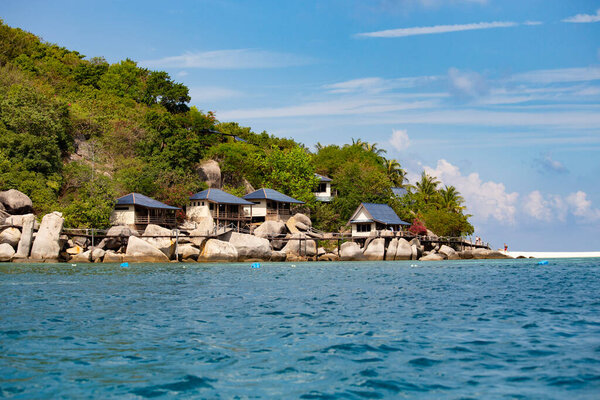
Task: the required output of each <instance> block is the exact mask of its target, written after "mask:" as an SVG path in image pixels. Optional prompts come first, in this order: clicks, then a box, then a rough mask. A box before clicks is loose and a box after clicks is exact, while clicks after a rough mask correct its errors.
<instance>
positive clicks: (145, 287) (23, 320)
mask: <svg viewBox="0 0 600 400" xmlns="http://www.w3.org/2000/svg"><path fill="white" fill-rule="evenodd" d="M414 264H415V262H414V261H407V262H362V263H357V262H355V263H307V264H301V263H298V264H297V265H296V268H292V266H291V264H289V263H263V264H262V266H261V268H251V267H250V263H244V264H229V265H224V264H213V265H207V264H146V265H144V264H140V265H132V266H131V267H130V268H120V267H119V266H118V265H114V264H113V265H111V264H90V265H77V266H71V265H70V264H67V265H65V264H62V265H60V264H55V265H52V264H7V263H4V264H1V265H0V299H1V300H0V301H1V303H2V305H1V308H0V397H6V398H17V399H31V398H53V399H55V398H132V399H145V398H168V397H177V398H210V399H218V398H223V399H230V398H240V399H246V398H247V399H257V398H300V399H379V398H430V399H437V398H451V399H452V398H455V399H469V398H473V399H476V398H511V399H513V398H519V399H521V398H523V399H525V398H533V399H538V398H543V399H562V398H574V399H575V398H577V399H597V398H600V277H599V272H600V259H570V260H551V261H550V263H549V265H546V266H538V265H537V262H536V261H534V260H508V261H507V260H481V261H475V260H470V261H452V262H435V263H431V262H430V263H417V264H418V267H411V265H414Z"/></svg>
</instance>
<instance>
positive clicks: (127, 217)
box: [110, 193, 179, 231]
mask: <svg viewBox="0 0 600 400" xmlns="http://www.w3.org/2000/svg"><path fill="white" fill-rule="evenodd" d="M177 210H179V208H177V207H172V206H169V205H167V204H165V203H161V202H160V201H158V200H154V199H152V198H150V197H148V196H144V195H143V194H140V193H129V194H127V195H125V196H123V197H119V198H118V199H117V203H116V204H115V208H114V210H113V212H112V214H111V216H110V223H111V225H129V226H133V227H135V228H136V229H137V230H141V231H142V230H144V229H146V226H147V225H148V224H155V225H160V226H164V227H165V228H175V227H176V225H177V221H176V219H175V213H176V212H177Z"/></svg>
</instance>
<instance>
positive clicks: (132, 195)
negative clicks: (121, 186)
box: [131, 192, 135, 204]
mask: <svg viewBox="0 0 600 400" xmlns="http://www.w3.org/2000/svg"><path fill="white" fill-rule="evenodd" d="M131 197H133V204H135V192H132V193H131Z"/></svg>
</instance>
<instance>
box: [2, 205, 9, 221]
mask: <svg viewBox="0 0 600 400" xmlns="http://www.w3.org/2000/svg"><path fill="white" fill-rule="evenodd" d="M8 217H10V214H9V213H7V212H6V209H5V208H4V205H3V204H2V203H0V225H1V224H4V223H5V222H4V221H6V219H7V218H8Z"/></svg>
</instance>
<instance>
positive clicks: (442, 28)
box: [355, 21, 519, 38]
mask: <svg viewBox="0 0 600 400" xmlns="http://www.w3.org/2000/svg"><path fill="white" fill-rule="evenodd" d="M518 25H519V24H518V23H516V22H511V21H496V22H477V23H473V24H462V25H435V26H418V27H412V28H399V29H388V30H383V31H376V32H365V33H357V34H356V35H355V36H356V37H371V38H373V37H374V38H397V37H407V36H416V35H433V34H438V33H448V32H461V31H472V30H480V29H495V28H510V27H514V26H518Z"/></svg>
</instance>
